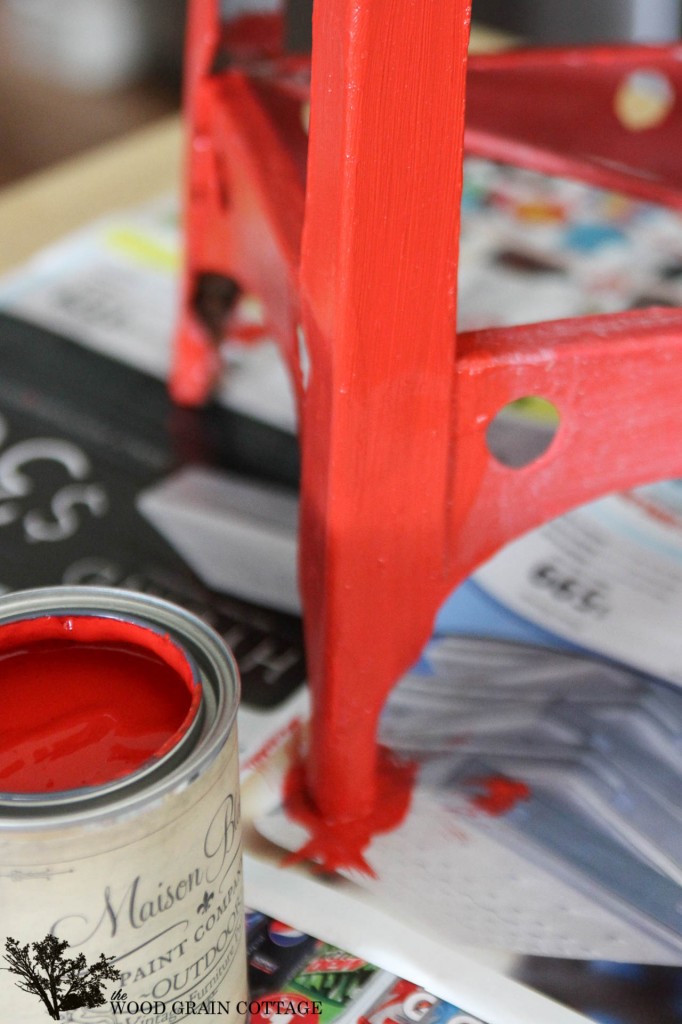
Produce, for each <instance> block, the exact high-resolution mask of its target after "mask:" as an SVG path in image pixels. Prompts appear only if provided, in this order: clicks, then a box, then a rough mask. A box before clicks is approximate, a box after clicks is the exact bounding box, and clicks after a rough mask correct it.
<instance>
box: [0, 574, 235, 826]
mask: <svg viewBox="0 0 682 1024" xmlns="http://www.w3.org/2000/svg"><path fill="white" fill-rule="evenodd" d="M51 616H55V617H62V616H66V617H68V616H73V617H80V616H90V617H93V618H101V619H115V620H118V621H122V622H131V623H134V624H135V625H138V626H143V627H144V628H146V629H149V630H150V631H152V632H155V633H157V634H163V635H167V636H168V637H169V639H170V640H171V641H172V643H173V644H174V645H175V646H176V647H178V648H179V649H180V651H181V652H182V654H183V655H184V656H185V658H186V660H187V662H188V664H189V666H190V668H191V671H192V673H193V675H194V676H195V678H196V679H197V680H198V682H199V684H200V686H201V689H202V696H201V703H200V709H199V713H198V714H197V715H195V716H194V718H193V719H192V721H191V722H190V723H189V726H190V727H189V729H188V730H187V731H186V732H184V733H182V735H180V736H179V737H178V742H177V743H176V744H175V745H174V747H173V748H172V749H171V750H170V751H168V753H167V754H166V755H165V756H163V757H161V758H158V759H151V760H150V761H147V762H145V763H144V764H143V765H141V766H140V767H139V768H138V769H135V770H134V771H133V772H130V773H129V774H127V775H124V776H122V777H120V778H118V779H114V780H111V781H109V782H106V783H103V784H101V785H96V786H91V787H83V788H81V789H72V790H67V791H62V792H52V791H51V792H49V793H38V794H35V793H30V794H26V793H11V794H8V793H2V792H0V831H1V830H5V829H9V830H13V829H17V828H18V829H22V830H24V829H27V828H28V829H33V828H35V829H40V830H42V829H45V828H46V827H59V826H73V825H77V824H83V823H86V822H87V823H92V824H94V823H95V822H96V821H98V820H104V819H106V820H108V819H109V818H110V817H111V815H112V813H116V814H117V815H118V814H131V815H133V814H135V813H137V812H138V811H142V810H144V811H146V810H148V809H149V806H150V802H151V801H153V802H154V803H156V802H157V801H161V800H162V799H163V798H164V796H166V795H167V794H169V793H171V792H177V791H178V790H181V789H184V788H186V787H187V786H189V785H190V784H191V783H192V782H193V781H194V780H195V779H196V778H198V777H199V776H200V775H202V774H203V773H204V772H205V771H206V770H207V769H208V768H209V766H210V765H211V764H212V762H213V761H214V760H215V759H216V757H218V755H219V754H220V751H221V750H222V749H223V747H224V746H225V744H226V743H227V742H228V740H229V737H230V736H231V734H232V732H233V730H234V728H235V721H236V715H237V706H238V703H239V693H240V683H239V672H238V668H237V665H236V662H235V659H234V656H233V655H232V653H231V651H230V650H229V648H228V647H227V646H226V644H225V642H224V641H223V640H222V638H221V637H220V636H219V635H218V634H217V633H216V632H215V630H213V629H212V628H211V627H210V626H208V625H207V624H206V623H205V622H203V621H202V620H201V619H199V618H198V617H197V616H196V615H194V614H193V613H191V612H188V611H186V610H185V609H184V608H182V607H180V606H178V605H175V604H172V603H171V602H169V601H166V600H164V599H163V598H158V597H155V596H152V595H147V594H143V593H138V592H136V591H130V590H123V589H119V588H115V587H94V586H93V587H90V586H55V587H41V588H35V589H31V590H22V591H15V592H12V593H9V594H5V595H3V596H2V597H0V628H2V626H4V625H5V624H9V623H10V622H16V621H19V620H29V619H37V618H41V617H51Z"/></svg>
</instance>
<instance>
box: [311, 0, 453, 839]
mask: <svg viewBox="0 0 682 1024" xmlns="http://www.w3.org/2000/svg"><path fill="white" fill-rule="evenodd" d="M468 19H469V5H468V4H467V3H466V2H464V0H430V2H428V3H414V2H413V0H316V4H315V8H314V20H313V58H312V86H311V111H312V114H311V125H310V144H309V155H308V180H307V197H306V219H305V226H304V233H303V245H302V257H301V298H302V309H303V327H304V332H305V338H304V342H305V345H306V347H307V350H308V355H309V358H310V373H309V381H308V385H307V390H306V392H305V394H304V396H303V402H302V424H301V429H302V460H303V477H302V530H301V584H302V591H303V600H304V610H305V623H306V635H307V648H308V659H309V672H310V679H311V686H312V690H313V701H314V707H315V711H314V718H315V721H314V723H313V729H312V731H311V751H310V758H309V780H308V781H309V786H310V790H311V794H312V797H313V799H314V801H315V803H316V804H317V807H318V808H319V811H320V812H321V813H322V814H323V815H324V816H326V817H327V818H328V819H341V818H344V817H354V816H357V815H358V814H363V813H365V812H368V811H369V809H370V808H371V807H372V806H373V804H374V797H375V786H376V778H375V775H376V772H375V767H376V756H377V755H376V748H375V738H374V733H375V726H376V718H377V714H378V711H379V709H380V707H381V705H382V703H383V701H384V699H385V696H386V693H387V692H388V689H390V687H391V685H392V684H393V683H394V682H395V680H396V678H397V675H398V673H399V672H400V671H401V670H402V669H403V668H404V666H405V664H406V663H409V659H410V658H412V657H416V656H417V654H418V652H419V649H420V647H421V646H422V644H423V643H424V641H425V640H426V638H427V636H428V634H429V631H430V629H431V625H432V615H433V608H434V607H435V597H434V595H435V594H436V593H440V592H441V590H442V587H443V564H444V558H445V548H446V520H447V510H446V504H447V494H448V479H449V473H450V469H449V465H450V460H449V447H450V432H451V431H450V424H451V420H452V398H453V396H452V386H453V380H454V372H453V371H454V360H455V298H456V272H457V257H458V228H459V206H460V194H461V165H462V137H463V117H464V78H465V63H466V54H467V42H468Z"/></svg>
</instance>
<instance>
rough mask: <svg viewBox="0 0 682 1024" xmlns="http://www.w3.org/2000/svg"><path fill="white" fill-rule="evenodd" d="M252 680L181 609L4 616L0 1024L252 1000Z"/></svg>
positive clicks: (157, 1019) (189, 1009)
mask: <svg viewBox="0 0 682 1024" xmlns="http://www.w3.org/2000/svg"><path fill="white" fill-rule="evenodd" d="M238 697H239V677H238V673H237V668H236V665H235V662H234V660H233V658H232V656H231V654H230V652H229V651H228V649H227V648H226V647H225V645H224V643H223V641H222V640H221V639H220V638H219V637H218V635H217V634H216V633H214V632H213V631H212V630H211V629H210V628H209V627H208V626H206V625H205V624H204V623H203V622H202V621H201V620H200V619H197V618H196V617H195V616H193V615H190V614H188V613H187V612H185V611H184V610H182V609H180V608H178V607H176V606H174V605H171V604H169V603H167V602H165V601H161V600H159V599H156V598H152V597H148V596H146V595H140V594H134V593H129V592H126V591H122V590H114V589H106V588H95V587H55V588H50V589H43V590H32V591H24V592H22V593H16V594H12V595H7V596H4V597H2V598H0V698H1V706H2V709H3V710H2V713H1V714H0V968H2V970H0V1017H1V1018H2V1019H3V1020H7V1021H10V1020H11V1021H12V1024H40V1022H44V1021H47V1020H50V1019H53V1020H63V1021H73V1022H74V1024H77V1022H83V1024H85V1022H100V1024H105V1022H112V1024H113V1022H114V1021H121V1020H124V1021H131V1022H132V1021H135V1022H140V1024H141V1022H142V1021H144V1022H147V1024H161V1022H171V1021H181V1020H185V1019H190V1018H191V1017H193V1016H194V1015H195V1014H197V1013H204V1014H205V1013H209V1014H212V1015H216V1016H219V1015H220V1014H221V1013H222V1014H224V1015H226V1014H227V1013H229V1006H230V1003H231V1004H232V1006H233V1007H234V1005H235V1004H236V1003H237V1002H238V1001H239V1000H243V999H245V998H246V997H247V982H246V966H245V951H244V907H243V897H242V869H241V831H240V804H239V758H238V749H237V734H236V713H237V703H238Z"/></svg>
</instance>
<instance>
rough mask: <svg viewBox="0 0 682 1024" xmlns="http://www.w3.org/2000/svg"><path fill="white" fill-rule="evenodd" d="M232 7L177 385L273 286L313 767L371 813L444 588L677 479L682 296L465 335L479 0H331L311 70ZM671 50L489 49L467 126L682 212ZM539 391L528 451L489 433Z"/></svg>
mask: <svg viewBox="0 0 682 1024" xmlns="http://www.w3.org/2000/svg"><path fill="white" fill-rule="evenodd" d="M239 6H240V7H241V8H242V13H241V14H238V15H236V16H235V17H234V18H232V19H231V20H228V21H227V22H226V23H224V24H222V25H221V23H220V19H219V14H218V4H217V0H193V3H192V4H191V6H190V20H189V34H188V47H187V120H188V168H187V192H186V241H187V263H186V271H185V279H184V299H183V309H182V316H181V321H180V327H179V331H178V339H177V347H176V354H175V364H174V370H173V376H172V391H173V394H174V396H175V397H176V398H177V400H179V401H181V402H185V403H197V402H200V401H203V400H204V398H205V397H206V396H207V394H208V393H209V391H210V388H211V386H212V383H213V380H214V376H215V373H216V368H217V361H218V360H217V348H216V342H217V341H218V340H219V338H220V336H221V334H222V329H223V326H224V320H225V317H226V315H228V314H229V309H230V306H231V303H232V302H233V301H234V299H235V297H236V295H237V293H238V289H240V290H244V291H247V292H254V293H255V294H257V295H259V296H260V297H261V299H262V301H263V304H264V308H265V310H266V314H267V319H268V323H269V326H270V328H271V329H272V331H273V332H274V333H275V335H276V337H277V338H278V340H279V342H280V343H281V348H282V352H283V354H284V357H285V359H286V361H287V363H288V365H289V368H290V370H291V374H292V379H293V381H294V384H295V391H296V398H297V404H298V415H299V421H300V442H301V451H302V489H301V504H302V523H301V542H300V578H301V589H302V597H303V603H304V609H305V615H304V617H305V632H306V644H307V656H308V664H309V673H310V683H311V688H312V697H313V727H312V729H311V739H310V750H309V754H308V758H307V766H306V774H307V785H308V790H309V793H310V795H311V797H312V800H313V801H314V803H315V805H316V807H317V809H318V811H319V813H320V814H321V815H322V816H323V817H324V818H325V819H326V820H327V821H329V822H337V823H338V822H341V821H343V820H346V819H358V818H361V817H363V816H366V815H371V813H372V810H373V808H374V806H375V803H376V801H377V784H378V778H379V774H380V773H378V764H379V755H378V750H377V746H376V739H375V737H376V729H377V719H378V716H379V713H380V711H381V708H382V706H383V704H384V701H385V699H386V697H387V694H388V692H389V690H390V689H391V687H392V686H393V685H394V683H395V682H396V680H397V679H398V677H399V676H400V675H401V673H402V672H403V671H404V670H405V669H406V668H407V667H408V666H409V665H410V664H411V663H413V662H414V661H415V659H416V658H417V657H418V655H419V653H420V650H421V648H422V647H423V645H424V643H425V642H426V640H427V639H428V637H429V635H430V632H431V629H432V623H433V618H434V614H435V612H436V610H437V609H438V607H439V605H440V604H441V602H442V601H443V599H444V598H445V597H446V595H447V594H449V593H450V591H451V590H452V589H453V588H454V587H455V586H456V585H457V584H458V583H459V582H460V581H462V580H463V579H464V578H465V577H466V576H467V575H468V574H469V573H470V572H471V571H472V570H473V569H474V568H475V567H476V566H477V565H479V564H480V563H481V562H482V561H483V560H484V559H486V558H488V556H490V555H491V554H492V553H493V552H494V551H496V550H497V549H498V548H499V547H500V546H501V545H503V544H504V543H505V542H507V541H509V540H511V539H512V538H514V537H517V536H518V535H519V534H522V533H523V532H525V531H527V530H529V529H530V528H531V527H534V526H536V525H538V524H540V523H542V522H543V521H545V520H547V519H550V518H552V517H554V516H557V515H559V514H560V513H562V512H565V511H567V510H568V509H570V508H572V507H574V506H576V505H579V504H581V503H583V502H586V501H588V500H590V499H592V498H596V497H598V496H600V495H603V494H605V493H607V492H609V491H613V490H619V489H624V488H629V487H632V486H634V485H636V484H640V483H645V482H647V481H652V480H656V479H659V478H663V477H670V476H675V475H682V402H680V398H679V396H680V394H681V393H682V312H679V311H677V310H672V311H671V310H661V309H655V310H646V311H637V312H630V313H624V314H618V315H611V316H600V317H594V318H589V319H580V320H564V321H561V322H555V323H546V324H539V325H535V326H532V327H516V328H512V329H495V330H486V331H480V332H476V333H469V334H460V335H459V336H457V337H456V335H455V306H456V290H457V289H456V284H457V260H458V227H459V209H460V194H461V181H462V153H463V147H464V141H465V131H464V106H465V82H466V63H467V42H468V20H469V10H470V8H469V4H468V3H467V2H466V0H430V2H428V3H424V2H419V3H415V2H414V0H371V2H369V0H315V10H314V20H313V51H312V60H311V62H310V64H309V62H308V60H307V58H302V57H296V56H287V55H285V54H284V53H283V49H282V38H283V28H282V26H283V20H282V14H283V12H282V11H276V12H275V13H272V7H273V5H272V3H267V4H266V3H265V2H261V3H259V2H258V0H252V3H251V4H250V5H249V7H250V13H249V11H247V13H243V9H244V8H245V7H246V6H247V5H246V4H241V5H239ZM259 8H267V10H265V11H264V12H263V11H262V10H261V11H260V12H259ZM680 56H682V49H679V48H677V49H675V48H661V49H658V48H633V49H625V48H620V49H615V50H607V49H597V50H591V51H590V50H587V51H582V50H572V51H556V52H553V53H552V52H547V51H544V52H540V51H537V52H529V53H523V52H519V53H508V54H504V55H501V56H492V57H484V58H477V59H472V60H471V62H470V69H469V75H468V82H466V84H467V102H468V114H467V133H466V140H467V144H468V145H469V148H470V149H471V151H473V152H476V153H478V154H481V155H485V156H490V157H493V158H497V159H502V160H506V161H509V162H515V163H522V164H524V163H525V164H526V165H528V166H530V167H534V168H536V169H541V170H546V171H549V172H552V173H562V174H569V175H575V176H579V177H582V178H584V179H587V180H588V181H591V182H594V183H596V184H599V185H605V186H609V187H612V188H617V189H620V190H624V191H629V192H630V193H633V194H635V195H638V196H642V197H645V198H646V197H648V198H651V199H656V200H659V201H663V202H666V203H669V204H671V205H674V206H677V207H680V206H682V189H681V188H680V177H681V175H682V153H681V152H680V141H679V140H680V138H682V99H681V98H680V97H682V63H681V62H680ZM309 67H310V81H308V69H309ZM308 95H309V96H310V110H311V114H310V133H309V139H308V137H307V135H306V131H305V128H304V124H303V121H302V117H301V111H302V105H303V104H304V103H305V102H306V101H307V98H308ZM647 104H648V106H647ZM646 110H648V114H647V113H646ZM527 395H536V396H542V397H543V398H546V399H548V400H550V401H551V402H552V403H553V404H554V405H555V406H556V408H557V409H558V410H559V413H560V417H561V421H560V427H559V429H558V433H557V435H556V437H555V440H554V442H553V443H552V445H551V447H550V448H549V450H548V451H547V452H546V453H545V454H544V455H543V456H541V457H540V458H539V459H537V460H536V461H535V462H533V463H532V464H530V465H528V466H526V467H525V468H521V469H511V468H508V467H506V466H503V465H501V464H500V463H499V462H498V461H496V459H495V458H494V457H493V456H492V455H491V453H490V452H489V450H488V447H487V444H486V431H487V428H488V426H489V424H490V423H491V421H492V420H493V419H494V417H495V416H496V414H497V413H498V412H499V411H500V410H501V409H502V408H503V407H504V406H505V405H506V404H507V403H509V402H511V401H512V400H514V399H517V398H519V397H522V396H527Z"/></svg>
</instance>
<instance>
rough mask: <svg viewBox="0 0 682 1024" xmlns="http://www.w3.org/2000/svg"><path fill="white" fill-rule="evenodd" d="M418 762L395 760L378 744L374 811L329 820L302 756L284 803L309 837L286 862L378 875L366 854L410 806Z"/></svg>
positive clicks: (292, 773) (287, 786) (288, 783)
mask: <svg viewBox="0 0 682 1024" xmlns="http://www.w3.org/2000/svg"><path fill="white" fill-rule="evenodd" d="M415 775H416V765H414V764H410V763H405V762H402V761H399V760H397V759H396V757H395V755H393V754H392V753H391V752H390V751H388V750H384V749H383V748H381V747H380V748H379V767H378V778H377V797H376V801H375V805H374V810H373V811H372V812H371V813H370V814H368V815H366V816H364V817H362V818H356V819H352V820H349V821H327V820H325V819H324V818H323V817H322V816H321V815H320V813H319V811H318V810H317V809H316V807H315V806H314V804H313V803H312V801H311V800H310V797H309V795H308V791H307V787H306V776H305V765H304V762H303V760H302V759H300V758H299V759H298V760H297V761H296V762H295V763H294V764H293V765H292V766H291V768H290V769H289V772H288V774H287V777H286V779H285V782H284V806H285V808H286V810H287V813H288V814H289V815H290V817H292V818H293V819H294V820H295V821H298V822H300V823H301V824H302V825H303V826H304V827H305V828H306V829H308V831H309V832H310V839H309V840H308V842H307V843H306V844H305V846H303V847H302V848H301V849H300V850H298V852H297V853H294V854H292V855H291V856H290V857H288V858H287V863H294V864H295V863H297V862H299V861H304V860H311V861H315V862H316V863H317V864H318V865H319V866H320V868H321V869H322V870H327V871H337V870H339V869H340V868H355V869H356V870H357V871H361V872H363V874H367V875H371V876H372V877H375V873H374V871H373V870H372V868H371V867H370V865H369V864H368V863H367V861H366V860H365V858H364V856H363V853H364V850H365V849H366V847H367V846H369V843H370V841H371V839H372V837H373V836H375V835H377V834H378V833H380V832H390V831H391V830H393V829H395V828H397V827H398V826H399V825H400V823H401V822H402V821H403V820H404V818H405V816H406V814H407V811H408V809H409V806H410V799H411V796H412V790H413V788H414V780H415Z"/></svg>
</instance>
